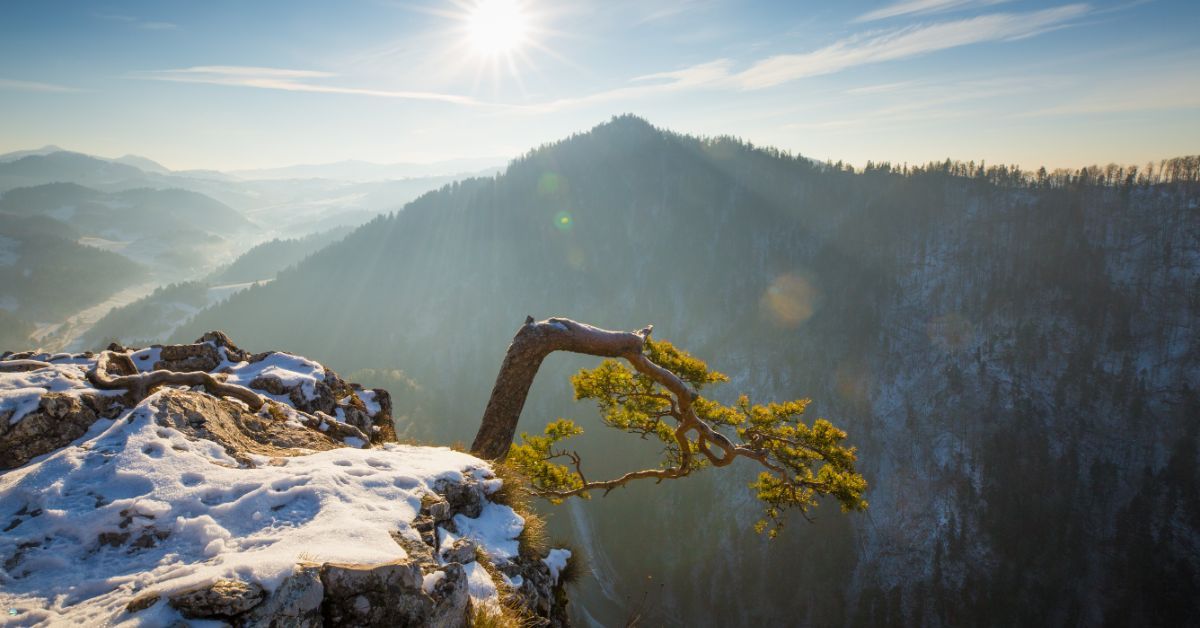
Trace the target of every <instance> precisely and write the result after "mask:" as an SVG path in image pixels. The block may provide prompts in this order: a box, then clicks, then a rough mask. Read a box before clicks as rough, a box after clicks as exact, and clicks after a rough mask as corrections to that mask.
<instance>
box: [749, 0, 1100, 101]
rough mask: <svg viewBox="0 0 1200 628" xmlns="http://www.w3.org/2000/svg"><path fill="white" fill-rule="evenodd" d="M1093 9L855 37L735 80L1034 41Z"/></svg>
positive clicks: (773, 60)
mask: <svg viewBox="0 0 1200 628" xmlns="http://www.w3.org/2000/svg"><path fill="white" fill-rule="evenodd" d="M1090 10H1091V9H1090V7H1089V6H1088V5H1086V4H1069V5H1066V6H1061V7H1056V8H1053V9H1044V10H1041V11H1033V12H1031V13H993V14H989V15H980V16H978V17H972V18H967V19H962V20H954V21H949V22H939V23H935V24H930V25H924V26H914V27H907V28H901V29H897V30H893V31H888V32H884V33H882V34H874V35H866V36H857V37H851V38H848V39H843V40H841V41H838V42H836V43H834V44H831V45H829V46H826V47H824V48H821V49H818V50H814V51H813V52H808V53H803V54H791V55H777V56H774V57H770V58H767V59H763V60H762V61H759V62H757V63H755V64H754V65H753V66H751V67H750V68H749V69H747V70H745V71H743V72H741V73H739V74H738V75H737V76H736V77H734V78H735V80H736V82H737V83H738V84H739V85H740V87H741V88H742V89H747V90H753V89H763V88H767V87H774V86H776V85H780V84H783V83H787V82H790V81H794V80H797V79H802V78H807V77H811V76H820V75H823V74H832V73H834V72H840V71H842V70H845V69H848V68H851V67H855V66H860V65H868V64H872V63H880V62H883V61H894V60H896V59H904V58H908V57H915V56H918V55H922V54H926V53H929V52H937V51H940V50H946V49H949V48H958V47H961V46H967V45H971V44H979V43H985V42H995V41H1012V40H1016V39H1023V38H1026V37H1032V36H1034V35H1039V34H1041V33H1044V32H1046V31H1048V30H1051V29H1055V28H1060V27H1062V26H1063V25H1065V24H1066V23H1067V22H1069V21H1070V20H1073V19H1075V18H1079V17H1081V16H1083V15H1085V14H1087V13H1088V11H1090Z"/></svg>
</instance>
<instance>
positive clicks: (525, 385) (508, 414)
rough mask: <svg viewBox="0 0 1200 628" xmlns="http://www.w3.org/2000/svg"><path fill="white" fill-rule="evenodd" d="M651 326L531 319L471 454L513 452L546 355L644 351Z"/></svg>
mask: <svg viewBox="0 0 1200 628" xmlns="http://www.w3.org/2000/svg"><path fill="white" fill-rule="evenodd" d="M651 330H652V327H646V328H645V329H642V330H641V331H636V332H632V331H609V330H607V329H599V328H597V327H592V326H591V325H586V324H583V323H578V322H575V321H573V320H571V319H568V318H551V319H547V320H544V321H537V322H535V321H534V320H533V318H532V317H528V318H526V319H525V324H524V325H522V326H521V328H520V329H518V330H517V334H516V335H515V336H513V341H512V344H510V345H509V346H508V353H507V354H505V356H504V362H502V363H501V364H500V372H499V373H498V374H497V375H496V383H495V385H494V386H492V396H491V398H490V399H488V404H487V408H486V409H485V410H484V411H483V420H482V421H481V423H480V426H479V432H477V433H476V434H475V442H474V443H472V444H471V453H473V454H475V455H476V456H479V457H480V458H484V459H487V460H503V459H504V457H505V456H507V455H508V448H509V447H510V446H511V445H512V441H513V436H515V435H516V432H517V421H518V420H519V419H520V418H521V409H522V408H524V407H525V398H526V397H527V396H528V395H529V387H530V386H531V385H533V378H534V376H536V375H537V372H538V368H540V367H541V365H542V360H543V359H545V357H546V356H547V355H550V354H551V353H553V352H555V351H570V352H572V353H583V354H587V355H594V356H599V357H605V358H620V357H628V356H634V355H640V354H641V352H642V346H643V344H644V343H645V341H646V336H648V335H650V331H651Z"/></svg>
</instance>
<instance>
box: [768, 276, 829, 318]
mask: <svg viewBox="0 0 1200 628" xmlns="http://www.w3.org/2000/svg"><path fill="white" fill-rule="evenodd" d="M817 297H818V293H817V289H816V288H815V287H813V285H812V283H811V282H810V281H809V280H808V279H806V278H805V277H803V276H800V275H793V274H784V275H780V276H778V277H776V278H775V280H774V281H772V282H771V285H770V286H769V287H768V288H767V291H766V292H765V293H763V296H762V299H761V300H760V302H759V306H760V307H761V308H762V310H763V312H765V313H766V314H767V316H768V317H770V319H771V320H772V321H774V322H775V324H777V325H779V326H781V327H798V326H800V325H801V324H803V323H804V322H805V321H807V320H808V319H810V318H812V315H813V312H814V311H816V308H817Z"/></svg>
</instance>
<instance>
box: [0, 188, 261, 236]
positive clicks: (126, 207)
mask: <svg viewBox="0 0 1200 628" xmlns="http://www.w3.org/2000/svg"><path fill="white" fill-rule="evenodd" d="M0 211H5V212H9V213H13V214H21V215H38V216H45V217H48V218H53V219H55V220H60V221H62V222H64V223H67V224H70V225H72V226H74V227H75V228H76V229H78V230H80V231H81V232H83V233H84V234H86V235H96V236H104V235H105V234H109V235H108V236H105V237H112V238H113V239H120V238H124V239H130V238H134V237H144V236H146V235H152V234H156V233H162V232H169V231H177V230H180V229H193V230H197V231H208V232H212V233H216V234H223V235H229V234H234V233H237V232H239V231H243V230H248V229H253V228H254V225H253V224H252V223H251V222H250V221H248V220H246V219H245V218H244V217H242V215H241V214H240V213H238V212H237V211H234V210H233V209H232V208H230V207H229V206H227V205H225V204H224V203H221V202H219V201H216V200H214V199H212V198H209V197H207V196H205V195H203V194H199V193H197V192H190V191H187V190H179V189H166V190H160V189H150V188H138V189H130V190H122V191H118V192H111V193H108V192H101V191H99V190H94V189H92V188H88V187H85V186H83V185H79V184H77V183H47V184H43V185H38V186H34V187H28V188H17V189H14V190H9V191H8V192H5V193H4V194H3V196H0Z"/></svg>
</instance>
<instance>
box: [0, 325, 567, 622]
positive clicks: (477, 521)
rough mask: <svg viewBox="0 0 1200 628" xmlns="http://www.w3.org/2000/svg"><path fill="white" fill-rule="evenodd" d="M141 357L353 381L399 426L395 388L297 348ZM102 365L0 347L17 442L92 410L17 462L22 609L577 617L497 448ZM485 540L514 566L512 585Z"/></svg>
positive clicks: (10, 553) (6, 501)
mask: <svg viewBox="0 0 1200 628" xmlns="http://www.w3.org/2000/svg"><path fill="white" fill-rule="evenodd" d="M206 337H207V336H206ZM221 338H223V334H222V335H221ZM218 340H220V339H218ZM225 340H226V341H227V339H225ZM205 342H208V343H210V344H211V345H212V346H213V347H215V348H216V349H217V350H218V352H217V353H218V354H219V357H220V360H219V362H220V363H219V364H209V362H205V361H206V360H209V358H211V357H213V356H212V355H209V354H208V350H206V349H201V348H199V345H200V344H204V343H205ZM114 350H115V349H114ZM117 352H118V353H121V351H117ZM123 352H124V354H125V355H126V356H128V358H129V360H128V362H131V363H132V364H131V365H129V366H127V367H124V368H126V369H129V371H130V372H132V371H134V370H136V372H139V373H146V372H148V371H151V370H156V369H160V368H163V367H164V366H165V367H172V366H174V367H180V365H184V364H186V365H195V364H204V365H211V366H214V368H213V372H214V373H223V374H224V376H225V377H226V381H227V382H228V383H238V384H241V385H247V384H249V383H250V382H251V381H256V380H259V378H260V377H261V376H263V375H265V374H271V375H273V376H274V377H277V378H278V379H279V380H280V381H281V382H283V384H284V385H285V386H287V387H289V388H291V389H292V390H303V391H305V393H307V392H308V391H312V392H313V393H314V394H316V395H322V394H324V393H321V391H320V388H321V387H322V386H325V387H330V386H334V387H337V388H336V390H337V392H340V393H345V394H343V395H336V396H334V397H333V399H339V400H340V401H339V402H338V403H339V405H338V408H339V410H342V412H340V414H344V415H350V414H353V412H355V411H358V412H362V413H370V414H371V415H372V416H375V417H380V416H383V417H386V418H387V420H388V421H389V422H390V415H389V414H388V413H389V412H390V402H389V401H388V400H387V398H386V392H384V391H371V392H370V394H364V392H367V391H362V390H361V389H359V388H357V387H356V386H353V385H350V384H346V383H345V382H341V380H340V379H337V376H336V375H333V374H332V372H331V371H327V370H326V369H324V368H323V367H322V366H321V365H319V364H317V363H315V362H312V361H309V360H306V359H304V358H300V357H298V356H292V355H290V354H284V353H268V354H258V355H255V356H250V355H248V354H246V353H245V352H242V351H240V350H238V349H236V347H233V345H232V344H231V343H229V344H228V345H226V344H223V343H220V342H218V343H212V342H211V341H204V342H201V343H198V344H197V345H176V346H173V347H172V346H168V347H153V348H150V349H141V350H124V351H123ZM95 361H96V360H95V357H94V356H92V355H90V354H79V355H69V354H59V355H54V356H51V355H45V354H41V355H34V354H19V355H15V356H14V355H9V356H5V357H4V358H3V359H0V408H3V409H4V410H3V411H4V412H7V411H9V410H11V411H12V416H13V417H16V418H15V419H13V420H14V421H15V422H14V423H13V424H12V425H15V426H18V427H14V428H7V426H8V425H9V421H4V422H2V423H3V424H2V425H0V441H2V440H3V439H4V438H5V437H11V436H13V434H17V433H18V431H19V429H18V428H19V427H20V426H22V425H24V424H25V423H28V422H30V421H32V420H33V419H32V418H22V417H32V416H35V415H36V416H37V417H38V421H42V422H48V424H49V425H51V426H53V421H55V420H57V419H56V418H55V417H57V416H72V417H76V418H78V417H83V418H86V419H87V421H86V422H84V423H80V425H82V427H81V428H80V429H81V430H83V431H82V433H80V434H78V435H77V436H76V437H75V438H74V440H73V441H69V442H67V443H66V444H59V445H57V446H55V447H54V448H53V449H50V450H48V451H47V452H46V453H43V454H40V455H37V456H34V457H32V458H31V459H28V461H27V462H26V461H21V460H18V463H17V464H18V465H19V466H16V468H10V469H9V470H8V471H0V529H3V530H4V534H3V535H0V608H3V609H5V610H6V612H7V613H8V616H7V617H6V618H5V619H6V621H9V622H13V623H15V624H17V625H30V624H37V623H49V624H84V625H147V626H158V625H171V624H173V623H175V622H177V621H179V620H181V619H185V618H186V619H188V620H193V621H194V620H207V619H217V620H220V621H232V622H233V623H234V624H238V625H240V624H242V623H245V624H248V625H257V624H258V623H264V622H265V623H271V622H283V623H285V624H292V623H295V624H297V625H307V624H306V622H310V621H319V620H320V618H321V617H322V613H324V614H325V615H326V616H328V617H333V616H336V617H341V618H343V619H344V620H345V621H346V622H349V623H360V624H361V623H368V624H370V623H378V621H400V620H401V619H403V621H405V622H409V623H419V624H422V625H424V624H427V623H430V624H435V625H447V626H452V625H462V623H463V622H464V621H465V617H466V615H465V614H466V612H467V609H468V607H469V604H470V603H469V600H470V599H473V600H475V603H477V604H478V603H483V604H491V603H499V601H500V599H501V596H505V599H514V600H516V601H518V602H519V603H521V604H523V605H525V606H526V607H527V608H529V609H531V611H532V612H534V613H536V614H540V615H541V616H543V617H545V618H546V619H547V624H546V625H561V624H562V621H563V617H564V612H563V607H562V605H561V602H559V601H557V600H559V599H560V596H558V595H556V594H555V593H554V592H553V589H552V587H553V584H552V583H551V582H550V581H549V580H547V578H546V575H547V574H548V573H549V569H553V567H552V566H550V565H551V564H550V563H545V564H543V562H542V561H541V560H539V559H537V558H529V559H524V558H521V557H520V556H519V555H518V554H519V553H518V545H519V544H518V541H517V537H518V536H519V534H520V533H521V531H522V529H523V526H524V519H523V518H522V517H521V516H520V515H518V514H517V513H516V512H515V511H513V509H512V508H510V507H508V506H504V505H500V504H496V503H493V502H491V501H490V500H489V499H488V497H487V496H488V495H490V494H492V493H494V492H495V490H496V488H498V486H499V484H500V480H498V479H497V478H495V475H494V474H493V473H492V471H491V468H490V467H489V465H488V463H486V462H485V461H483V460H480V459H478V458H475V457H473V456H470V455H467V454H464V453H460V452H456V451H453V450H450V449H447V448H442V447H417V446H407V445H400V444H396V443H395V442H380V440H378V439H373V440H372V441H371V442H367V441H365V440H359V442H353V443H352V444H353V445H354V446H351V447H347V446H344V445H343V443H342V441H346V442H352V441H353V440H354V437H346V438H341V437H339V438H341V440H339V438H331V435H332V432H334V431H335V430H334V429H333V428H331V426H330V424H329V421H336V419H334V418H333V417H332V416H330V415H328V414H324V413H322V412H320V411H317V412H316V413H315V414H313V413H309V412H306V411H303V410H300V409H298V408H297V407H296V406H295V405H293V404H294V402H295V396H290V395H275V394H269V393H268V394H266V395H264V396H269V397H270V398H272V399H274V400H275V401H276V402H278V403H276V404H270V403H268V404H264V407H263V410H262V411H260V412H259V413H257V414H252V413H250V412H249V411H248V410H247V409H246V406H245V405H244V404H241V403H235V402H232V401H228V400H223V399H218V398H215V397H213V396H212V395H210V394H208V393H207V392H204V391H203V390H202V389H195V390H189V389H187V388H178V387H169V386H168V387H162V388H159V389H158V390H157V391H155V392H152V393H150V394H148V395H147V396H145V397H144V398H142V399H132V398H131V397H130V396H129V395H127V394H126V391H124V390H117V391H99V390H96V389H95V388H92V387H91V385H90V383H89V382H88V381H87V379H86V373H87V371H88V369H91V368H93V367H94V366H95ZM209 361H210V362H211V360H209ZM6 363H7V365H6ZM5 366H7V368H8V369H10V370H11V371H13V372H5V371H4V367H5ZM306 386H309V387H308V388H306ZM348 391H349V392H348ZM130 394H132V393H130ZM56 395H57V396H65V398H66V399H67V400H69V401H70V400H73V401H74V404H75V405H74V406H71V408H72V410H71V411H72V412H75V414H70V415H67V414H62V412H60V411H59V410H55V409H54V408H57V407H58V405H62V404H61V403H58V402H56V403H58V405H54V404H51V405H50V406H48V405H47V403H46V400H47V399H51V398H57V397H56ZM88 395H99V397H100V398H102V399H103V400H108V401H111V402H112V403H111V404H110V405H107V406H105V405H102V404H98V402H96V401H95V400H94V399H92V398H91V397H89V396H88ZM113 395H116V397H113ZM80 399H83V400H86V401H87V403H88V404H91V405H87V404H82V402H81V401H80ZM122 403H126V404H128V405H125V406H123V405H121V404H122ZM39 404H40V405H39ZM85 405H86V406H87V407H86V408H85V407H83V406H85ZM51 406H53V407H51ZM76 406H79V407H76ZM92 406H95V409H96V411H94V412H92V411H90V410H89V411H85V410H87V408H91V407H92ZM56 412H58V413H59V414H55V413H56ZM88 412H91V413H90V414H89V413H88ZM18 413H19V415H18ZM2 416H3V414H0V417H2ZM238 430H241V432H239V431H238ZM18 436H20V434H18ZM0 445H3V443H0ZM0 449H2V447H0ZM2 453H3V452H2V451H0V454H2ZM0 457H3V456H0ZM10 466H12V465H10ZM0 469H3V467H0ZM455 541H457V542H458V544H457V545H456V546H455V548H454V549H455V551H454V552H451V553H448V554H446V556H450V557H452V558H453V560H443V559H442V554H443V552H442V551H441V550H442V549H443V548H444V547H445V546H446V545H447V543H449V544H451V545H454V544H455ZM476 547H478V548H479V549H480V550H481V551H482V556H485V557H486V558H487V560H488V562H490V563H491V564H492V565H496V566H498V567H500V568H502V569H503V570H504V571H503V572H502V573H501V576H500V581H499V582H497V581H496V580H494V579H493V576H492V573H494V572H495V571H494V570H492V568H491V567H487V568H485V566H484V565H482V564H480V562H478V561H477V560H476V552H475V548H476ZM434 548H437V549H438V550H439V551H438V552H437V553H436V554H435V552H434ZM555 551H559V550H555ZM546 560H548V561H553V560H557V559H555V554H554V553H552V554H551V555H550V556H548V557H547V558H546ZM547 567H549V569H547ZM489 570H491V572H490V571H489ZM555 573H557V572H555ZM556 579H557V576H556V575H555V578H554V580H556ZM535 581H536V583H535ZM537 583H540V584H537ZM539 587H540V588H539Z"/></svg>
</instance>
